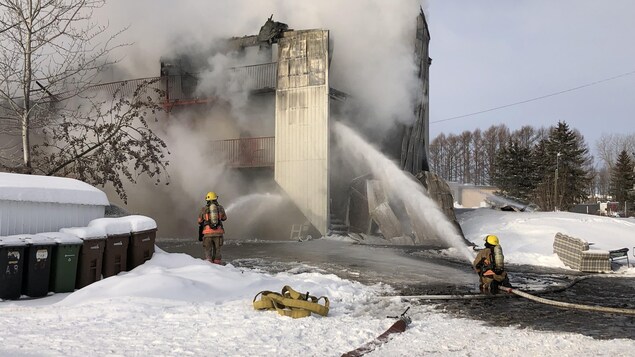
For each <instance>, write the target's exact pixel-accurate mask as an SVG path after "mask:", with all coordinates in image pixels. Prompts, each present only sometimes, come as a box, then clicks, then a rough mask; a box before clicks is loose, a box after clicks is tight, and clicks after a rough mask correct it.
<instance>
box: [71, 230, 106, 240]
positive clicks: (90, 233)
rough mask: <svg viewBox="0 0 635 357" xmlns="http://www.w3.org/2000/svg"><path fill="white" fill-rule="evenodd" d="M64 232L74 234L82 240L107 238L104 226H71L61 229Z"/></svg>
mask: <svg viewBox="0 0 635 357" xmlns="http://www.w3.org/2000/svg"><path fill="white" fill-rule="evenodd" d="M60 232H62V233H68V234H72V235H74V236H76V237H78V238H81V239H82V240H90V239H104V238H106V231H105V230H104V229H103V227H71V228H62V229H60Z"/></svg>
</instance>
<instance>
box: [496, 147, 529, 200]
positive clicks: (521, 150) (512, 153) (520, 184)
mask: <svg viewBox="0 0 635 357" xmlns="http://www.w3.org/2000/svg"><path fill="white" fill-rule="evenodd" d="M534 166H535V163H534V160H533V158H532V153H531V149H530V148H529V147H528V146H525V145H521V144H520V143H519V142H518V141H517V140H509V141H508V142H507V144H506V145H505V146H503V147H502V148H501V149H500V151H499V152H498V153H497V155H496V167H497V170H496V172H495V174H494V184H495V185H496V187H498V188H499V189H500V190H501V193H502V194H504V195H505V196H510V197H514V198H519V199H522V200H524V201H527V200H529V199H530V195H531V194H532V192H533V191H534V190H535V188H536V184H537V180H536V177H535V176H536V170H535V169H534Z"/></svg>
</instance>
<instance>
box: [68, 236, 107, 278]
mask: <svg viewBox="0 0 635 357" xmlns="http://www.w3.org/2000/svg"><path fill="white" fill-rule="evenodd" d="M60 232H62V233H69V234H73V235H75V236H77V237H79V238H80V239H81V240H82V245H81V247H80V248H79V259H78V262H77V280H76V282H75V287H76V288H77V289H81V288H83V287H85V286H88V285H90V284H92V283H94V282H96V281H99V280H101V269H102V266H103V259H104V248H105V246H106V232H105V231H103V229H95V228H90V227H82V228H62V229H61V230H60Z"/></svg>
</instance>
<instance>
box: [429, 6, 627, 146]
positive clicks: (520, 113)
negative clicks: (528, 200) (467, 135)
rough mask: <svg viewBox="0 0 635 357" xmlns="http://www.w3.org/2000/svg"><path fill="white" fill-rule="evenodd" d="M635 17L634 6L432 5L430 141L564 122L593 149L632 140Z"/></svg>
mask: <svg viewBox="0 0 635 357" xmlns="http://www.w3.org/2000/svg"><path fill="white" fill-rule="evenodd" d="M633 14H635V2H633V1H630V0H612V1H594V0H561V1H550V0H517V1H503V0H484V1H469V0H450V1H448V0H429V1H428V6H427V7H426V15H427V19H428V23H429V27H430V33H431V42H430V57H431V58H432V65H431V67H430V122H431V124H430V136H431V137H432V138H434V137H435V136H437V135H438V134H440V133H446V134H448V133H460V132H462V131H464V130H469V131H472V130H474V129H476V128H481V129H486V128H488V127H489V126H491V125H497V124H505V125H507V126H508V127H509V128H510V129H518V128H520V127H521V126H523V125H532V126H534V127H541V126H545V127H548V126H551V125H555V124H556V123H557V122H558V121H566V122H567V123H568V124H569V125H570V126H571V127H572V128H575V129H578V130H579V131H580V132H581V133H582V135H583V136H584V137H585V140H586V142H587V144H589V146H590V147H591V148H592V149H593V148H594V145H595V142H596V141H597V139H598V138H599V137H600V136H601V135H602V134H610V133H614V134H632V133H633V132H635V101H634V100H633V98H634V94H635V72H634V71H635V47H633V46H632V45H631V43H632V42H633V40H635V22H634V21H633ZM629 72H631V74H630V75H627V76H623V77H621V78H617V79H615V80H611V81H606V82H603V83H599V84H597V85H593V86H589V87H585V88H582V89H579V90H575V91H571V92H567V93H564V94H560V95H556V96H552V97H548V98H545V99H542V100H537V101H533V102H530V103H526V104H521V105H516V106H512V107H508V108H505V109H501V110H496V111H491V112H487V113H483V114H479V115H474V116H469V117H465V118H460V119H455V120H448V121H443V120H445V119H448V118H452V117H456V116H462V115H466V114H470V113H474V112H479V111H483V110H488V109H491V108H495V107H499V106H505V105H508V104H512V103H517V102H521V101H525V100H529V99H532V98H537V97H541V96H545V95H548V94H552V93H556V92H560V91H564V90H568V89H571V88H575V87H579V86H582V85H585V84H589V83H593V82H597V81H601V80H604V79H607V78H611V77H615V76H618V75H621V74H625V73H629Z"/></svg>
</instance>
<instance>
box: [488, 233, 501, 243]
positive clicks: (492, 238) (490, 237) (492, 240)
mask: <svg viewBox="0 0 635 357" xmlns="http://www.w3.org/2000/svg"><path fill="white" fill-rule="evenodd" d="M485 242H486V243H489V244H491V245H498V244H499V243H498V237H497V236H495V235H493V234H488V235H487V236H485Z"/></svg>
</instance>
